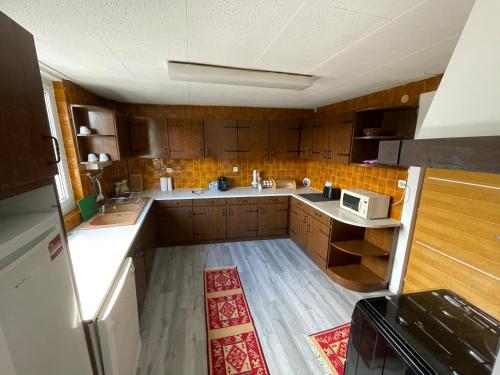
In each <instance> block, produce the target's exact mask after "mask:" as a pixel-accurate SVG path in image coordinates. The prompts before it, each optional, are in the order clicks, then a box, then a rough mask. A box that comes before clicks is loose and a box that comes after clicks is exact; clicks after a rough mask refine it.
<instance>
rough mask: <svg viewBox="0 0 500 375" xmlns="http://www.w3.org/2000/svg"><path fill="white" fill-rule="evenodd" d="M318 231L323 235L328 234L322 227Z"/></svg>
mask: <svg viewBox="0 0 500 375" xmlns="http://www.w3.org/2000/svg"><path fill="white" fill-rule="evenodd" d="M319 232H320V233H322V234H324V235H325V236H328V233H325V232H324V231H323V229H320V230H319Z"/></svg>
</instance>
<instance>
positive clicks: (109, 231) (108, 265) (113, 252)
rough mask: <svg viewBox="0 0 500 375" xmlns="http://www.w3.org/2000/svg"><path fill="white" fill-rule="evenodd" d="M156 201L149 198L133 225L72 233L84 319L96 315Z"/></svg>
mask: <svg viewBox="0 0 500 375" xmlns="http://www.w3.org/2000/svg"><path fill="white" fill-rule="evenodd" d="M152 204H153V199H149V200H148V202H147V203H146V204H145V206H144V208H143V210H142V212H141V214H140V215H139V217H138V218H137V221H136V222H135V224H133V225H123V226H119V227H108V228H98V229H79V227H76V228H75V229H74V230H72V231H71V232H69V233H68V243H69V253H70V256H71V262H72V265H73V273H74V275H75V283H76V287H77V290H78V295H79V298H80V309H81V314H82V319H83V320H93V319H95V318H96V315H97V313H98V312H99V309H100V307H101V304H102V302H103V301H104V299H105V297H106V295H107V294H108V292H109V289H110V288H111V286H112V285H113V281H114V279H115V277H116V275H117V274H118V271H119V270H120V268H121V266H122V264H123V262H124V260H125V258H126V257H127V253H128V251H129V249H130V246H132V243H133V242H134V239H135V237H136V235H137V233H138V232H139V229H140V228H141V225H142V222H143V221H144V218H145V217H146V215H147V213H148V211H149V209H150V208H151V206H152Z"/></svg>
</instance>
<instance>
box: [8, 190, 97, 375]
mask: <svg viewBox="0 0 500 375" xmlns="http://www.w3.org/2000/svg"><path fill="white" fill-rule="evenodd" d="M57 207H58V205H57V198H56V196H55V192H54V188H53V186H52V185H47V186H46V187H42V188H39V189H36V190H33V191H30V192H28V193H24V194H20V195H17V196H14V197H11V198H8V199H6V200H3V201H1V202H0V228H1V230H0V301H1V303H0V373H1V374H2V375H20V374H77V375H90V374H92V368H91V364H90V359H89V352H88V349H87V342H86V339H85V335H84V329H83V325H82V322H81V320H80V313H79V306H78V302H77V297H76V293H75V289H74V286H73V282H72V271H71V264H70V259H69V255H68V248H67V243H66V237H65V234H64V232H63V229H62V223H61V220H60V217H59V213H58V209H57Z"/></svg>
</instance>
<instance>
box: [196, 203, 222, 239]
mask: <svg viewBox="0 0 500 375" xmlns="http://www.w3.org/2000/svg"><path fill="white" fill-rule="evenodd" d="M226 219H227V207H226V200H225V199H196V200H194V202H193V228H194V229H193V231H194V232H193V237H194V240H197V241H208V240H223V239H225V238H226V222H227V220H226Z"/></svg>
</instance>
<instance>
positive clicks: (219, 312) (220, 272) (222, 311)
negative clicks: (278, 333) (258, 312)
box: [204, 267, 269, 375]
mask: <svg viewBox="0 0 500 375" xmlns="http://www.w3.org/2000/svg"><path fill="white" fill-rule="evenodd" d="M204 280H205V316H206V320H207V341H208V346H207V354H208V371H209V374H210V375H237V374H245V375H269V370H268V368H267V363H266V360H265V358H264V354H263V353H262V348H261V346H260V342H259V338H258V336H257V332H256V330H255V326H254V324H253V319H252V315H251V314H250V310H249V309H248V304H247V300H246V298H245V293H244V292H243V288H242V286H241V281H240V276H239V275H238V270H237V269H236V267H226V268H214V269H206V270H205V277H204Z"/></svg>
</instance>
